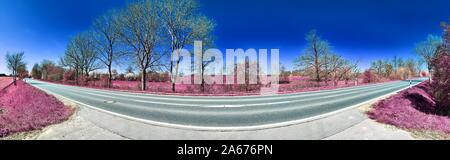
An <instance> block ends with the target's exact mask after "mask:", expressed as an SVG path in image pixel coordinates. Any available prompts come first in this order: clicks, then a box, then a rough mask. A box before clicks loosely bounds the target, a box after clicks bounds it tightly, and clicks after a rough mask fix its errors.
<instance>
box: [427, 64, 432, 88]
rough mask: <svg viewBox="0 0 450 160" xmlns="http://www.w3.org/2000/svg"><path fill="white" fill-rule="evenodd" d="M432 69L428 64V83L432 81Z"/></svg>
mask: <svg viewBox="0 0 450 160" xmlns="http://www.w3.org/2000/svg"><path fill="white" fill-rule="evenodd" d="M431 70H432V69H431V67H430V66H429V67H428V74H429V75H428V80H429V81H430V84H431V83H432V82H433V73H432V71H431Z"/></svg>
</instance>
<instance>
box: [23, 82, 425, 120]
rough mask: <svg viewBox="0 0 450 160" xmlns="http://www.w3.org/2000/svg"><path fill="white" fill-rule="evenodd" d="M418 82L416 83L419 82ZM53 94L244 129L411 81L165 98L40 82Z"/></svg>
mask: <svg viewBox="0 0 450 160" xmlns="http://www.w3.org/2000/svg"><path fill="white" fill-rule="evenodd" d="M420 82H421V81H420V80H417V81H413V85H414V84H417V83H420ZM28 83H29V84H31V85H33V86H35V87H37V88H39V89H41V90H43V91H46V92H48V93H50V94H54V95H57V96H60V97H63V98H66V99H69V100H71V101H74V102H76V103H79V104H82V105H85V106H89V107H91V108H95V109H98V110H102V111H106V112H108V113H112V114H115V115H119V116H123V117H126V118H132V119H136V120H140V121H144V122H149V123H154V124H161V125H164V124H167V125H174V126H187V127H189V126H191V127H205V128H208V127H211V128H239V127H254V126H268V125H274V124H275V125H276V124H279V125H283V124H284V125H288V124H287V122H295V121H300V120H305V119H308V118H312V117H317V116H320V115H323V114H327V113H331V112H336V111H339V110H343V109H346V108H349V107H352V106H355V105H359V104H361V103H364V102H367V101H370V100H373V99H376V98H378V97H381V96H384V95H387V94H389V93H392V92H396V91H399V90H402V89H406V88H408V87H409V85H410V84H409V81H399V82H390V83H383V84H375V85H367V86H360V87H351V88H344V89H336V90H328V91H317V92H306V93H296V94H286V95H268V96H247V97H191V96H163V95H150V94H139V93H126V92H117V91H106V90H98V89H90V88H81V87H74V86H66V85H59V84H53V83H47V82H41V81H36V80H28Z"/></svg>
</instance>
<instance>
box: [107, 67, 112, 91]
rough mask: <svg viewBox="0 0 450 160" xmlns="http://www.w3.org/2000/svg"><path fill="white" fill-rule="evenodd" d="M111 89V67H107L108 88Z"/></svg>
mask: <svg viewBox="0 0 450 160" xmlns="http://www.w3.org/2000/svg"><path fill="white" fill-rule="evenodd" d="M111 87H112V67H111V66H108V88H111Z"/></svg>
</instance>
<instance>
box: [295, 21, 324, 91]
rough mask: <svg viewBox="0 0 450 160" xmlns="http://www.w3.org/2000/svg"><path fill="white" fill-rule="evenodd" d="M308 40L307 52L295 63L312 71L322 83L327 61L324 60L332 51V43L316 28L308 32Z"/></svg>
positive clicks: (313, 75)
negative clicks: (323, 38) (320, 34)
mask: <svg viewBox="0 0 450 160" xmlns="http://www.w3.org/2000/svg"><path fill="white" fill-rule="evenodd" d="M306 41H307V42H308V44H307V47H306V50H305V53H304V54H303V55H302V56H300V58H298V59H296V60H295V61H294V63H295V65H296V66H297V67H298V68H299V69H300V70H303V71H307V70H309V71H312V77H313V78H314V80H315V81H316V82H317V85H320V82H321V81H322V80H323V77H324V76H323V74H321V73H322V70H323V67H324V65H325V64H328V63H327V62H324V57H326V56H327V55H328V54H329V53H330V45H329V43H328V42H327V41H324V40H322V38H321V37H320V36H318V35H317V32H316V31H315V30H312V31H310V32H309V33H308V34H306Z"/></svg>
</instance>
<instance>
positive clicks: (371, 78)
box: [362, 69, 377, 83]
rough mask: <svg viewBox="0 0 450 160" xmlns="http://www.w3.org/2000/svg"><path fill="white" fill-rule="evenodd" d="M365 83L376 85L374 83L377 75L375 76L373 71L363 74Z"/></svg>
mask: <svg viewBox="0 0 450 160" xmlns="http://www.w3.org/2000/svg"><path fill="white" fill-rule="evenodd" d="M362 76H363V78H362V79H363V82H364V83H374V82H376V79H377V78H376V75H375V73H374V72H373V71H372V70H370V69H369V70H366V71H365V72H364V73H363V75H362Z"/></svg>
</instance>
